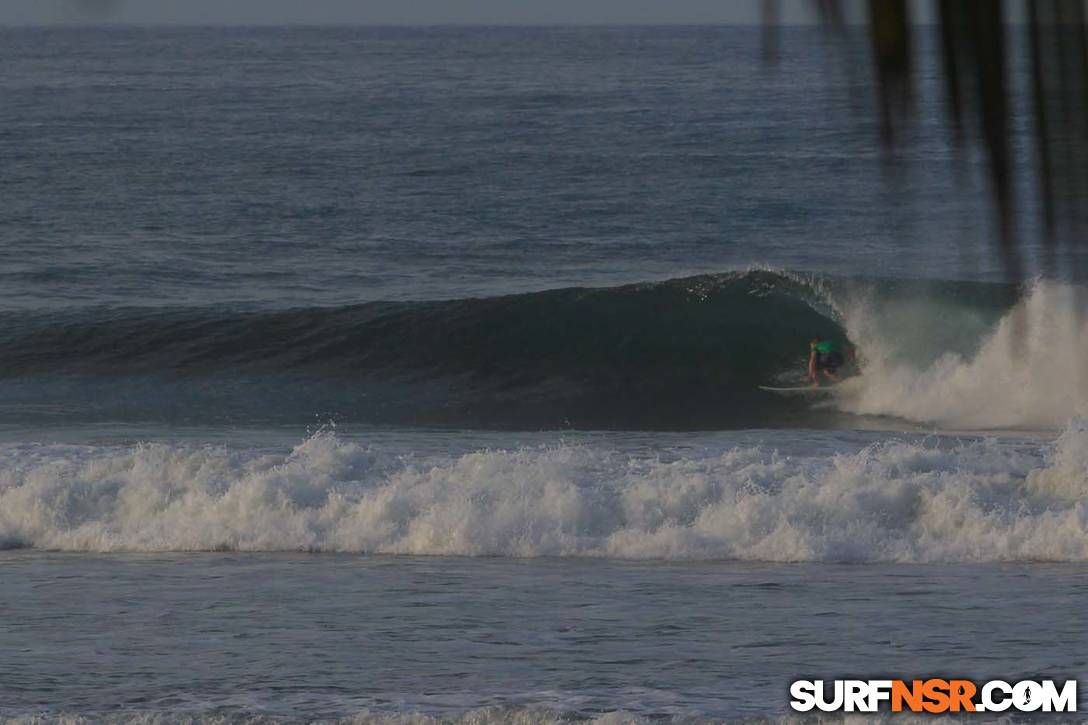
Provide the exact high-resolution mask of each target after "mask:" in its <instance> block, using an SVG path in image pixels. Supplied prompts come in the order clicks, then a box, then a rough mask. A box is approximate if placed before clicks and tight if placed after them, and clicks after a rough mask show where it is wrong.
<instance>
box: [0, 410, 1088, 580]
mask: <svg viewBox="0 0 1088 725" xmlns="http://www.w3.org/2000/svg"><path fill="white" fill-rule="evenodd" d="M1086 444H1088V428H1086V426H1085V425H1084V424H1082V423H1076V424H1074V425H1072V426H1070V427H1069V428H1068V429H1067V430H1066V431H1065V433H1064V434H1063V435H1062V436H1061V438H1060V439H1059V440H1058V441H1057V442H1056V443H1055V444H1054V445H1053V446H1041V445H1040V446H1033V445H1012V444H1008V443H1001V442H997V441H973V442H965V443H956V444H951V443H949V442H947V441H944V442H939V441H937V440H936V439H932V440H928V441H899V442H896V441H890V442H885V443H881V444H877V445H873V446H870V447H868V448H865V449H863V450H860V451H856V450H855V451H853V452H849V453H839V454H829V455H827V456H805V457H791V456H785V455H780V454H778V453H776V452H774V451H772V450H767V449H763V448H758V447H753V448H737V449H733V450H728V451H724V452H720V453H715V454H713V455H709V454H708V455H704V456H699V457H688V458H682V459H680V460H675V461H661V460H657V459H652V458H651V459H639V458H632V457H630V456H628V455H627V454H621V453H618V452H616V451H612V450H602V449H600V448H594V447H584V446H558V447H542V448H526V449H519V450H513V451H479V452H475V453H470V454H467V455H462V456H457V457H450V458H447V459H442V460H431V461H428V462H425V463H424V462H413V461H410V460H409V461H405V460H402V459H400V458H397V457H395V456H393V455H390V454H383V453H381V452H378V451H374V450H370V449H368V448H366V447H364V446H362V445H360V444H357V443H354V442H350V441H345V440H343V439H341V438H338V437H337V436H336V435H334V434H333V433H331V432H328V431H325V432H321V433H318V434H316V435H314V436H312V437H311V438H309V439H307V440H305V441H304V442H303V443H301V444H300V445H299V446H298V447H296V448H295V449H294V450H293V451H291V452H289V453H269V452H256V451H249V452H239V451H231V450H227V449H224V448H217V447H189V446H174V445H166V444H145V445H138V446H134V447H114V448H99V447H79V446H30V445H25V444H20V445H14V446H7V447H5V448H3V449H2V450H0V541H2V542H4V543H5V544H6V545H7V546H25V547H36V548H46V549H58V550H70V551H178V550H180V551H192V550H217V549H218V550H239V551H341V552H368V553H389V554H420V555H438V556H442V555H469V556H477V555H495V556H510V557H535V556H613V557H624V558H645V559H735V560H763V561H856V562H875V561H881V562H931V561H949V562H961V561H972V562H973V561H1009V560H1053V561H1085V560H1088V506H1086V505H1085V503H1084V501H1085V500H1086V496H1088V445H1086Z"/></svg>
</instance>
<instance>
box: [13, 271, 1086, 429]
mask: <svg viewBox="0 0 1088 725" xmlns="http://www.w3.org/2000/svg"><path fill="white" fill-rule="evenodd" d="M1085 299H1088V298H1086V297H1085V295H1084V291H1083V290H1081V289H1080V288H1075V287H1071V286H1069V285H1063V284H1058V283H1051V282H1037V283H1035V284H1032V285H1030V286H1028V287H1026V288H1024V289H1016V288H1011V287H1008V286H1005V285H998V284H986V283H968V282H940V281H920V280H913V281H912V280H879V279H853V278H835V277H827V276H819V275H812V274H800V273H792V272H784V271H775V270H767V269H756V270H750V271H746V272H734V273H728V274H718V275H705V276H698V277H687V278H683V279H674V280H668V281H664V282H654V283H645V284H635V285H628V286H624V287H614V288H600V289H588V288H587V289H582V288H578V289H560V290H552V291H548V292H537V293H531V294H522V295H512V296H505V297H493V298H482V299H463V300H446V301H430V302H397V303H369V304H362V305H354V306H347V307H330V308H307V309H292V310H281V311H238V310H224V309H221V308H215V309H210V308H164V309H148V310H137V309H92V310H76V311H62V312H51V313H48V314H47V313H40V314H38V315H15V314H3V315H0V382H2V383H3V384H2V385H0V422H11V423H20V424H21V423H27V422H30V423H34V422H36V421H37V420H39V419H42V418H48V419H50V420H54V421H65V422H71V421H102V420H109V421H137V422H154V421H166V422H171V423H173V422H181V423H192V424H222V423H227V424H255V425H262V424H274V425H278V424H299V423H312V422H314V420H315V418H316V419H318V420H322V421H328V420H335V421H339V422H345V423H351V422H363V423H377V424H394V425H444V426H453V427H459V428H465V427H475V428H491V429H541V428H572V427H573V428H608V429H621V430H635V429H649V430H690V429H716V428H751V427H798V426H801V427H826V426H834V425H845V426H851V425H854V424H855V423H854V421H855V419H854V416H857V415H864V416H882V417H886V418H898V419H901V420H906V421H913V422H917V423H921V424H926V425H933V426H937V427H941V428H958V429H965V428H970V429H1002V428H1013V429H1025V428H1032V429H1050V430H1055V431H1056V430H1058V429H1060V428H1061V427H1062V426H1063V425H1064V424H1065V423H1066V422H1068V420H1069V419H1070V418H1072V417H1074V416H1079V415H1084V414H1086V413H1088V373H1086V372H1085V366H1084V365H1083V361H1084V360H1085V359H1088V327H1086V322H1088V316H1086V315H1085V314H1084V313H1085V309H1086V308H1085V304H1084V300H1085ZM813 335H822V336H825V337H837V338H842V339H847V340H849V341H850V342H852V343H853V344H854V345H855V346H856V348H857V350H858V352H859V358H858V359H859V367H858V369H857V370H856V371H855V372H859V373H860V375H856V376H855V377H854V378H853V379H852V380H850V381H848V383H847V384H846V385H844V386H842V387H840V388H839V389H837V390H836V391H835V393H834V395H831V396H829V397H827V398H824V399H822V400H817V399H816V398H813V397H799V398H788V397H781V396H778V395H775V394H772V393H768V392H765V391H763V390H761V389H760V386H761V385H768V384H771V385H798V384H799V383H800V378H801V376H802V375H803V373H804V368H805V363H806V355H807V344H806V343H807V340H808V339H809V338H810V337H811V336H813Z"/></svg>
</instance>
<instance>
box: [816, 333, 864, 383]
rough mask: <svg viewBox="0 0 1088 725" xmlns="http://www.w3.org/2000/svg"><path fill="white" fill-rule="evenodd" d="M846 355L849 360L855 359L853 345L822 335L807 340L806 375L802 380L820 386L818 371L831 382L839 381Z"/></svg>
mask: <svg viewBox="0 0 1088 725" xmlns="http://www.w3.org/2000/svg"><path fill="white" fill-rule="evenodd" d="M847 357H849V358H850V361H851V362H854V361H855V360H856V355H855V352H854V347H853V345H850V344H848V343H845V342H839V341H837V340H826V339H824V338H822V337H814V338H812V340H811V341H809V354H808V375H806V376H805V379H804V382H806V383H808V382H811V383H812V387H814V388H818V387H820V373H823V374H824V376H825V377H826V378H827V379H828V380H830V381H832V382H835V383H837V382H839V380H841V379H842V377H841V373H840V370H841V369H842V367H843V366H844V365H846V359H847Z"/></svg>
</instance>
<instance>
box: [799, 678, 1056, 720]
mask: <svg viewBox="0 0 1088 725" xmlns="http://www.w3.org/2000/svg"><path fill="white" fill-rule="evenodd" d="M790 698H791V699H790V707H792V708H793V709H794V710H795V711H797V712H810V711H812V710H819V711H821V712H879V711H880V710H890V711H891V712H928V713H945V712H1005V711H1006V710H1015V711H1018V712H1076V710H1077V681H1076V680H1066V681H1065V682H1063V683H1062V684H1061V685H1059V684H1058V683H1056V682H1055V681H1054V680H1038V681H1036V680H1022V681H1020V682H1005V681H1004V680H990V681H989V682H985V683H982V684H981V685H979V684H976V683H974V682H972V681H971V680H942V679H936V678H931V679H928V680H909V681H908V680H834V681H833V682H829V683H826V686H825V682H824V681H823V680H797V681H796V682H794V683H793V684H792V685H790Z"/></svg>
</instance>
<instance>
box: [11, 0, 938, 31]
mask: <svg viewBox="0 0 1088 725" xmlns="http://www.w3.org/2000/svg"><path fill="white" fill-rule="evenodd" d="M780 1H781V5H782V8H783V11H782V20H783V21H785V22H791V23H795V22H807V21H809V20H810V19H811V13H810V12H809V10H808V5H809V3H807V2H806V1H805V0H780ZM848 2H853V3H855V4H858V3H859V2H860V0H848ZM928 4H929V3H926V4H925V5H927V6H928ZM919 7H921V6H919ZM760 8H761V1H760V0H0V24H38V23H57V22H62V23H72V22H75V23H80V22H103V21H107V22H119V23H152V24H161V23H167V24H174V23H181V24H210V25H218V24H246V25H250V24H256V25H260V24H296V23H305V24H446V23H470V24H471V23H483V24H488V23H494V24H546V23H563V24H565V23H615V24H624V23H694V24H701V23H756V22H759V20H760Z"/></svg>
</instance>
